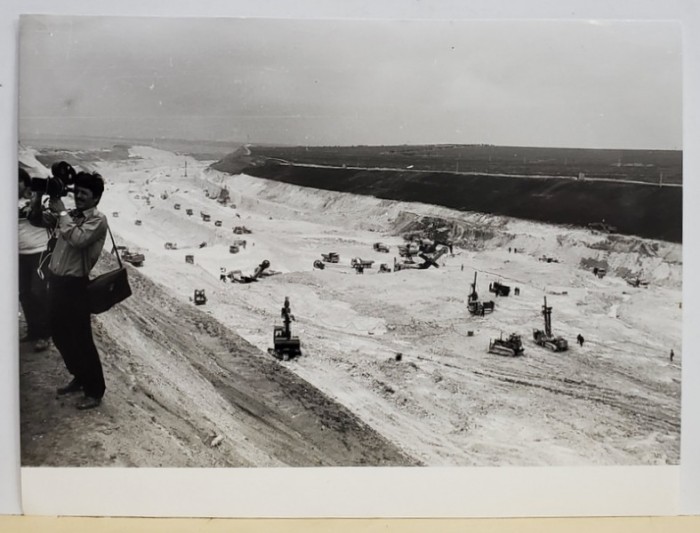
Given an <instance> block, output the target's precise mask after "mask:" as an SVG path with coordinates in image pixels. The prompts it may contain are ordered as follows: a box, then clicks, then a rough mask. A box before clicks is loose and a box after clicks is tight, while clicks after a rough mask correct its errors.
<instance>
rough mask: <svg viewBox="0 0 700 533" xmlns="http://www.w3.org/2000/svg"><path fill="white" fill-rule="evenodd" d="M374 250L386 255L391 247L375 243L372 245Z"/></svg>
mask: <svg viewBox="0 0 700 533" xmlns="http://www.w3.org/2000/svg"><path fill="white" fill-rule="evenodd" d="M372 248H373V249H374V251H375V252H382V253H385V254H388V253H389V247H388V246H387V245H386V244H384V243H381V242H375V243H374V244H373V245H372Z"/></svg>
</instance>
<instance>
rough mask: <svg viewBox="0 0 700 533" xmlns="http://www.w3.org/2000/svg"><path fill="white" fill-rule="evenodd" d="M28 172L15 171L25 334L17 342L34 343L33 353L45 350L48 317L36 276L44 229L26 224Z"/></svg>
mask: <svg viewBox="0 0 700 533" xmlns="http://www.w3.org/2000/svg"><path fill="white" fill-rule="evenodd" d="M29 183H30V177H29V173H28V172H27V171H26V170H24V169H23V168H21V167H20V168H19V185H18V191H19V206H18V208H19V223H18V226H19V237H18V244H19V302H20V304H21V305H22V312H23V313H24V319H25V320H26V322H27V331H26V333H25V335H24V336H23V337H22V338H21V339H20V342H26V341H32V342H34V350H35V351H37V352H42V351H44V350H46V349H47V348H48V347H49V337H50V336H51V335H50V332H49V318H48V312H47V308H46V301H47V294H46V281H45V280H44V279H43V278H41V277H40V276H39V268H40V267H41V266H42V265H41V261H42V258H43V257H44V254H45V252H46V245H47V241H48V235H47V234H46V230H45V229H42V228H37V227H34V226H32V225H31V224H30V223H29V220H28V217H29V196H30V194H31V191H30V190H29Z"/></svg>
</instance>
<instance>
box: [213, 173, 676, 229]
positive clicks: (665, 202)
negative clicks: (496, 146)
mask: <svg viewBox="0 0 700 533" xmlns="http://www.w3.org/2000/svg"><path fill="white" fill-rule="evenodd" d="M238 166H239V165H235V166H234V167H232V168H231V170H232V172H231V173H234V174H235V173H239V172H241V169H239V168H237V167H238ZM227 167H228V165H227V164H226V160H223V161H221V162H219V163H218V164H216V165H215V168H217V169H218V170H222V171H227ZM243 172H244V173H246V174H248V175H251V176H256V177H261V178H266V179H271V180H275V181H280V182H284V183H289V184H293V185H299V186H302V187H313V188H317V189H325V190H331V191H338V192H348V193H352V194H360V195H369V196H374V197H376V198H381V199H387V200H397V201H404V202H421V203H426V204H432V205H440V206H444V207H447V208H450V209H456V210H459V211H465V212H466V211H469V212H479V213H490V214H493V215H501V216H509V217H515V218H521V219H525V220H533V221H539V222H545V223H549V224H564V225H574V226H580V227H586V226H587V225H588V224H591V223H600V222H602V221H605V223H606V224H609V225H612V226H614V227H616V228H617V230H616V232H617V233H621V234H627V235H637V236H640V237H644V238H650V239H658V240H664V241H670V242H678V243H680V242H682V227H683V225H682V218H683V213H682V188H681V187H657V186H650V185H639V184H634V183H625V182H615V181H580V180H571V179H562V178H550V179H543V178H511V177H499V176H484V175H457V174H449V173H441V172H411V171H383V170H355V169H342V168H339V169H338V168H314V167H302V166H291V165H282V164H277V163H274V162H269V161H268V162H267V164H260V162H259V161H258V163H257V164H253V165H250V166H248V167H247V168H245V169H244V170H243Z"/></svg>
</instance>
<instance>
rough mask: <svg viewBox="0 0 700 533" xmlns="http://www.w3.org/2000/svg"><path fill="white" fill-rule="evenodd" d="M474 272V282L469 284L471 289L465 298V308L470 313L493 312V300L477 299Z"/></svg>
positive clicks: (480, 314)
mask: <svg viewBox="0 0 700 533" xmlns="http://www.w3.org/2000/svg"><path fill="white" fill-rule="evenodd" d="M476 274H477V273H476V272H474V282H473V283H472V284H471V286H472V291H471V292H470V293H469V296H468V300H467V309H468V310H469V314H470V315H476V316H484V315H485V314H486V313H493V310H494V308H495V306H496V304H495V303H494V302H493V300H491V301H488V302H480V301H479V293H477V292H476Z"/></svg>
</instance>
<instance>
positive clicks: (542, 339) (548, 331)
mask: <svg viewBox="0 0 700 533" xmlns="http://www.w3.org/2000/svg"><path fill="white" fill-rule="evenodd" d="M542 316H544V331H542V330H541V329H533V330H532V338H533V340H534V341H535V344H537V345H539V346H542V347H544V348H547V349H548V350H551V351H553V352H564V351H566V350H568V349H569V343H568V342H567V341H566V339H564V338H563V337H555V336H554V335H552V308H551V307H550V306H548V305H547V297H546V296H545V297H544V305H543V306H542Z"/></svg>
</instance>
